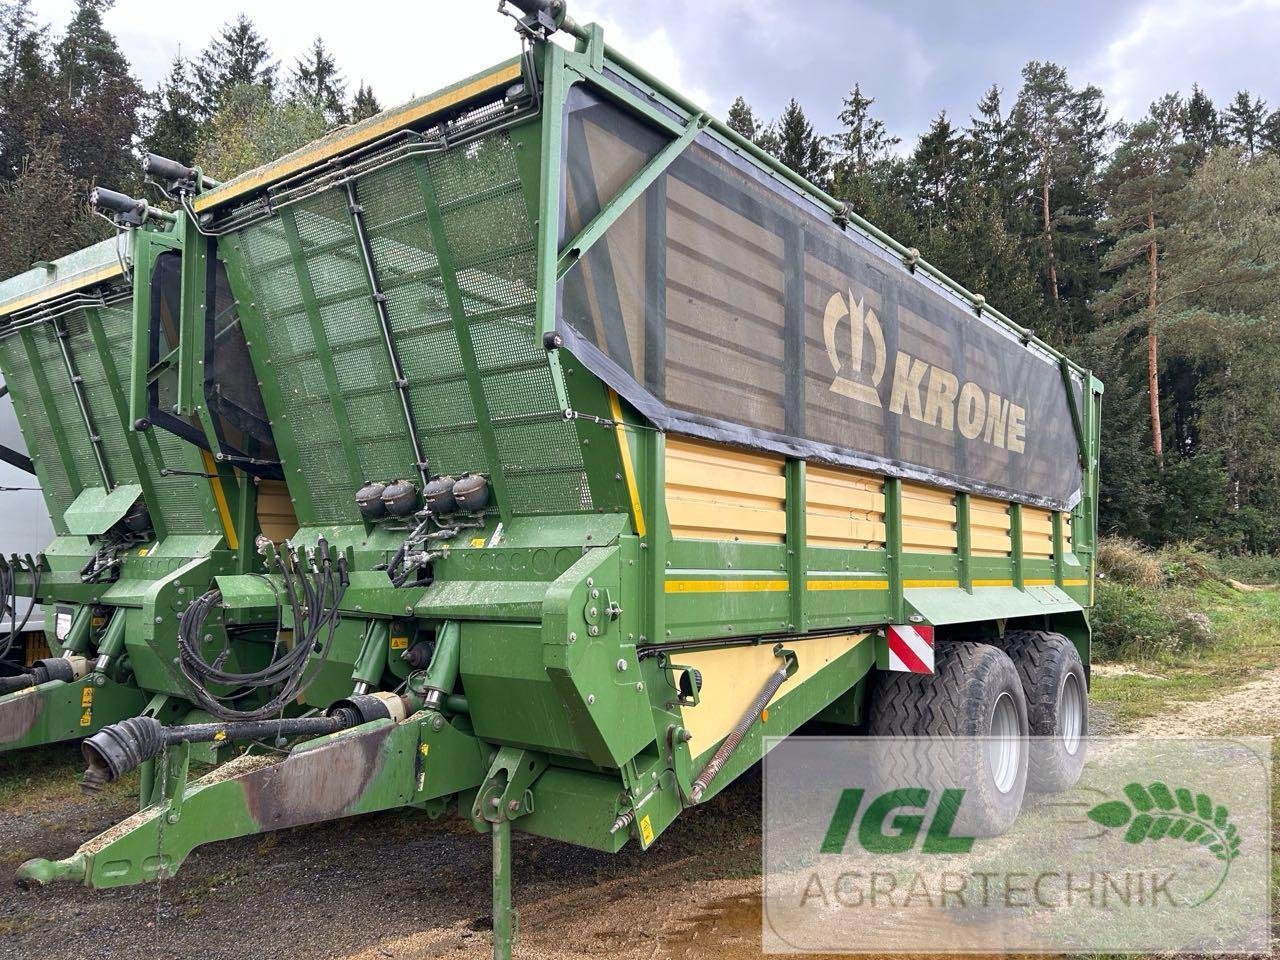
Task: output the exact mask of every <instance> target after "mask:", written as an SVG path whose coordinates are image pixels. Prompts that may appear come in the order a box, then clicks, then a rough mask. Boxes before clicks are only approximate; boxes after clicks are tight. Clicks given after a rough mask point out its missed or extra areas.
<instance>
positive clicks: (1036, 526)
mask: <svg viewBox="0 0 1280 960" xmlns="http://www.w3.org/2000/svg"><path fill="white" fill-rule="evenodd" d="M1022 555H1023V556H1024V557H1031V558H1033V559H1036V560H1051V559H1053V514H1052V513H1050V512H1049V511H1048V510H1039V509H1036V508H1035V507H1023V508H1022Z"/></svg>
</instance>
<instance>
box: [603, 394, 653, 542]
mask: <svg viewBox="0 0 1280 960" xmlns="http://www.w3.org/2000/svg"><path fill="white" fill-rule="evenodd" d="M609 412H610V413H612V414H613V422H614V424H615V426H614V428H613V429H614V431H615V432H616V433H617V435H618V452H619V453H620V454H621V455H622V476H623V479H624V480H626V483H627V495H628V496H629V497H630V498H631V516H632V518H633V519H634V520H635V524H636V536H638V537H643V536H644V534H645V525H644V508H643V507H642V506H641V504H640V486H639V485H638V484H637V483H636V468H635V465H634V464H633V463H632V462H631V444H630V443H629V442H628V440H627V427H626V425H625V424H624V423H623V422H622V404H621V403H619V402H618V394H617V393H615V392H614V391H613V390H610V391H609Z"/></svg>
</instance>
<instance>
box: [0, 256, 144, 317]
mask: <svg viewBox="0 0 1280 960" xmlns="http://www.w3.org/2000/svg"><path fill="white" fill-rule="evenodd" d="M123 273H124V271H123V270H122V269H121V267H120V264H118V263H112V264H108V265H107V266H105V267H99V268H98V269H97V270H93V271H90V272H89V273H82V274H80V275H79V276H76V277H67V279H66V280H63V281H61V282H59V283H54V284H50V285H49V286H47V287H41V288H40V289H39V290H32V291H31V292H30V293H28V294H26V295H25V296H21V297H18V298H17V299H15V300H10V301H9V302H8V303H5V304H0V317H5V316H8V315H9V314H11V313H17V312H18V311H19V310H25V309H26V308H27V307H34V306H36V305H37V304H41V303H44V302H45V301H46V300H52V299H53V298H54V297H61V296H65V295H66V294H68V293H75V292H76V291H77V290H83V289H84V288H85V287H92V286H96V285H97V284H99V283H105V282H106V281H108V280H113V279H115V278H116V277H118V276H120V275H121V274H123Z"/></svg>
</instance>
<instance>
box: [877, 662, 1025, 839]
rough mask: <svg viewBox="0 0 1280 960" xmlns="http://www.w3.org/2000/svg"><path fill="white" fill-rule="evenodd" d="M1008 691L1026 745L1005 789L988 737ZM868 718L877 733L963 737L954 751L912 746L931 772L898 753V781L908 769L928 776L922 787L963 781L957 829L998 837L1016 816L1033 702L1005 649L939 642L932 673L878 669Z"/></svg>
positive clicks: (882, 735) (970, 833) (951, 784)
mask: <svg viewBox="0 0 1280 960" xmlns="http://www.w3.org/2000/svg"><path fill="white" fill-rule="evenodd" d="M1004 694H1007V695H1008V696H1009V698H1010V700H1011V701H1012V702H1013V705H1014V709H1015V712H1016V717H1017V726H1018V729H1019V731H1021V737H1022V749H1021V750H1020V752H1019V756H1018V770H1017V773H1016V775H1015V778H1014V781H1013V783H1012V785H1011V786H1010V787H1009V788H1008V789H1007V790H1004V791H1002V790H1000V789H999V788H998V787H997V785H996V779H995V774H994V771H993V770H992V766H991V758H990V754H989V752H988V750H987V749H986V742H987V741H986V738H988V737H990V736H991V726H992V718H993V714H994V710H995V706H996V702H997V700H998V699H999V698H1000V697H1001V696H1002V695H1004ZM868 720H869V722H868V732H869V733H870V734H871V735H872V736H877V737H928V738H959V740H960V742H959V744H957V746H956V748H955V749H951V748H947V749H946V750H945V751H940V750H937V749H935V750H928V749H927V748H920V747H917V748H916V749H915V750H914V751H913V752H914V754H915V756H916V757H917V758H918V757H920V756H922V755H924V756H928V757H929V760H928V763H929V764H930V765H931V766H932V767H933V769H932V770H927V771H921V770H918V769H917V768H916V767H915V766H913V764H918V762H919V761H918V760H914V761H913V760H912V759H910V758H909V757H899V758H895V760H896V762H897V767H898V769H897V770H896V771H895V772H894V773H893V776H894V779H895V782H897V781H901V780H902V777H903V771H909V774H908V775H915V776H919V777H921V778H922V779H921V783H922V785H926V784H927V785H934V784H938V785H945V786H957V785H960V786H963V787H964V788H965V790H966V794H965V798H964V801H963V803H962V804H961V811H960V816H959V817H958V818H957V820H956V829H957V830H963V831H964V832H965V833H967V834H969V835H970V836H996V835H999V834H1001V833H1003V832H1004V831H1005V830H1007V829H1008V828H1009V827H1010V825H1012V823H1013V821H1014V820H1016V819H1017V817H1018V813H1019V811H1021V809H1022V798H1023V795H1024V794H1025V792H1026V785H1027V767H1028V751H1027V749H1026V739H1025V738H1026V735H1027V730H1028V720H1027V703H1026V695H1025V693H1024V691H1023V688H1022V682H1021V679H1020V678H1019V676H1018V671H1017V668H1015V667H1014V665H1013V662H1012V661H1011V660H1010V659H1009V657H1008V655H1007V654H1006V653H1005V652H1004V651H1003V650H1001V649H999V648H998V647H993V646H991V645H990V644H985V643H969V642H947V641H940V642H939V643H938V645H937V649H936V651H935V663H934V672H933V674H918V673H899V672H891V671H884V672H881V673H880V674H879V675H878V677H877V683H876V687H875V693H874V699H873V701H872V704H871V712H870V716H869V718H868ZM908 749H910V748H908Z"/></svg>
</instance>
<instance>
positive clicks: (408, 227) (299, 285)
mask: <svg viewBox="0 0 1280 960" xmlns="http://www.w3.org/2000/svg"><path fill="white" fill-rule="evenodd" d="M355 190H356V194H357V201H358V203H359V206H360V209H361V211H362V217H363V222H364V226H365V229H366V232H367V236H368V240H369V247H370V249H371V251H372V259H373V265H374V272H375V274H376V277H377V282H378V286H379V288H380V289H381V291H382V293H383V294H384V295H385V297H386V301H385V302H386V307H387V314H388V318H389V324H390V327H391V332H392V338H393V341H394V344H395V349H396V353H397V356H398V357H399V359H400V363H401V366H402V368H403V369H404V372H405V376H406V379H407V381H408V384H409V387H408V395H409V399H410V403H411V406H412V408H413V411H412V412H413V421H414V428H415V431H416V433H417V435H418V437H419V440H420V442H421V445H422V448H423V452H424V454H425V456H426V457H427V459H428V461H429V463H430V467H431V471H432V472H433V473H450V474H453V475H455V476H457V475H459V474H461V473H464V472H468V471H480V472H488V473H493V472H494V471H495V468H496V467H497V466H498V465H497V464H490V463H489V462H488V461H487V459H486V454H485V444H484V441H483V438H482V432H481V428H480V424H478V422H477V419H478V418H477V409H476V403H475V400H474V398H473V396H472V393H471V386H470V384H469V381H468V374H467V368H466V364H465V362H464V353H463V351H462V350H461V349H460V346H459V341H458V330H457V324H459V323H465V324H466V328H467V330H468V332H469V335H470V340H471V342H472V347H473V349H474V352H475V368H476V371H477V373H478V375H479V380H480V384H481V387H480V389H481V390H482V391H483V396H484V400H485V404H486V405H487V407H488V409H489V415H490V419H491V422H492V427H493V433H494V441H495V446H496V448H497V451H498V457H499V459H500V460H501V463H502V468H503V470H504V472H505V473H506V474H507V475H508V477H509V481H508V484H507V486H508V494H509V496H510V498H511V508H512V511H513V512H514V513H518V514H519V513H558V512H577V511H583V510H590V509H592V503H591V498H590V494H589V491H588V488H587V485H586V480H585V474H584V471H583V463H582V458H581V452H580V450H579V447H578V440H577V434H576V430H575V429H574V427H573V425H572V424H570V423H568V422H566V421H565V420H564V419H563V417H562V416H561V411H560V407H559V404H558V402H557V400H556V396H555V391H554V388H553V383H552V380H551V374H550V371H549V369H548V365H547V360H546V354H545V351H544V350H543V349H542V346H541V344H539V343H538V342H537V336H536V323H535V319H534V303H535V294H536V254H535V247H534V232H533V225H532V222H531V220H530V218H529V214H528V211H527V208H526V205H525V199H524V193H523V190H522V185H521V182H520V178H519V174H518V171H517V168H516V163H515V152H514V149H513V147H512V145H511V143H510V141H509V139H508V138H507V137H506V136H505V135H504V134H493V135H490V136H488V137H486V138H484V139H481V140H479V141H476V142H474V143H472V144H469V145H466V146H462V147H457V148H454V149H453V150H450V151H446V152H444V153H438V154H431V155H429V156H428V157H427V158H425V159H424V158H422V157H415V156H408V157H402V158H400V159H397V160H395V161H394V162H391V163H389V164H388V165H386V166H383V167H381V168H379V169H374V170H373V171H372V172H370V173H368V174H366V175H364V176H361V177H360V179H359V180H358V181H356V186H355ZM348 206H349V201H348V197H347V194H346V188H345V187H328V188H326V189H324V190H322V191H320V192H318V193H315V194H313V195H311V196H309V197H307V198H306V199H304V200H301V201H299V202H297V203H295V204H293V205H291V206H290V207H288V208H286V209H284V210H283V211H282V212H277V213H276V214H274V215H273V216H272V217H270V218H269V219H266V220H263V221H260V222H258V223H254V224H251V225H249V226H247V227H243V228H241V229H240V231H239V237H240V238H241V240H242V243H243V254H244V255H243V257H242V260H243V269H244V271H245V272H246V274H247V277H248V279H249V282H250V283H251V285H252V287H253V294H254V297H255V300H256V302H257V305H258V308H259V310H260V311H261V313H262V319H263V322H264V325H265V328H266V332H267V339H268V344H267V347H268V349H269V351H270V358H271V369H274V370H275V374H274V375H275V377H276V378H277V383H278V385H279V388H280V389H279V394H280V397H281V399H282V401H283V403H284V405H285V410H283V411H272V413H273V416H277V417H279V416H284V417H286V418H287V419H288V421H289V422H290V423H291V424H292V426H293V428H294V433H295V436H296V438H297V440H298V443H299V446H300V448H301V449H300V454H299V455H300V457H301V463H300V464H299V465H297V467H296V469H301V470H302V472H303V474H304V476H305V479H306V484H307V486H308V488H309V493H310V498H311V501H312V505H313V508H314V510H313V512H314V516H313V517H311V518H309V519H311V520H314V521H319V522H341V521H347V520H353V519H355V518H356V517H357V516H358V514H357V513H356V510H355V505H354V501H353V494H354V488H353V487H352V480H351V477H350V470H349V468H348V467H347V465H346V463H345V460H344V454H343V451H342V449H341V444H340V443H339V441H338V439H337V424H336V422H335V418H334V413H333V406H332V401H331V399H330V398H329V396H328V392H329V389H328V386H327V379H328V378H332V379H333V380H334V382H336V384H337V388H338V392H339V393H340V394H341V398H342V401H343V403H344V404H345V406H346V410H347V425H348V426H349V432H350V436H351V439H352V443H353V445H354V447H355V448H356V454H357V459H358V460H359V466H360V469H361V471H362V473H363V476H362V477H361V478H360V479H361V480H364V479H371V480H372V479H378V480H386V479H391V478H394V477H404V476H412V475H413V471H414V463H413V456H412V447H411V444H410V442H409V437H408V431H407V429H406V425H405V422H404V413H403V410H402V408H401V406H400V401H399V399H398V398H397V396H396V391H395V389H394V384H393V373H392V367H391V363H390V359H389V358H388V356H387V353H386V345H385V343H384V342H383V340H382V334H381V330H380V327H379V324H378V315H377V311H376V309H375V306H374V303H373V300H372V297H371V294H372V290H371V289H370V286H369V282H368V278H367V276H366V274H365V270H364V265H363V262H362V259H361V252H360V247H359V242H358V238H357V235H356V232H355V227H354V223H353V218H352V215H351V211H350V210H349V209H348ZM432 206H438V208H439V210H440V221H439V226H440V228H441V229H440V233H441V234H442V235H443V237H444V238H445V242H446V244H447V247H448V249H447V250H444V249H441V250H437V249H436V244H435V241H434V236H435V233H434V232H433V229H432V222H431V220H430V219H429V217H430V216H431V214H430V208H431V207H432ZM284 218H292V221H293V223H294V224H295V225H296V229H297V234H298V241H299V246H300V251H299V252H300V254H301V256H300V257H299V258H297V261H298V262H295V258H294V256H293V253H292V252H291V250H290V244H289V241H288V235H287V232H286V229H285V222H284ZM442 259H443V260H445V261H446V263H444V264H442V263H441V260H442ZM446 268H448V269H450V270H452V271H453V273H454V275H455V276H456V277H457V280H458V284H459V287H460V292H461V296H462V313H463V316H461V317H454V316H453V315H452V313H451V310H450V303H449V298H448V297H447V296H446V291H445V278H444V270H445V269H446ZM308 284H309V285H310V288H311V290H312V292H313V294H314V302H313V304H311V305H310V306H313V307H314V309H315V313H316V315H315V317H311V316H309V315H308V307H309V304H308V303H307V299H308V297H307V296H306V295H305V289H306V287H307V285H308ZM313 322H314V323H315V324H318V325H319V326H320V327H321V328H322V332H323V337H324V341H325V343H324V345H323V348H321V347H320V346H318V344H317V339H316V336H315V334H314V331H313ZM269 402H274V401H270V400H269ZM290 466H293V465H290ZM290 472H292V471H290Z"/></svg>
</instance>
